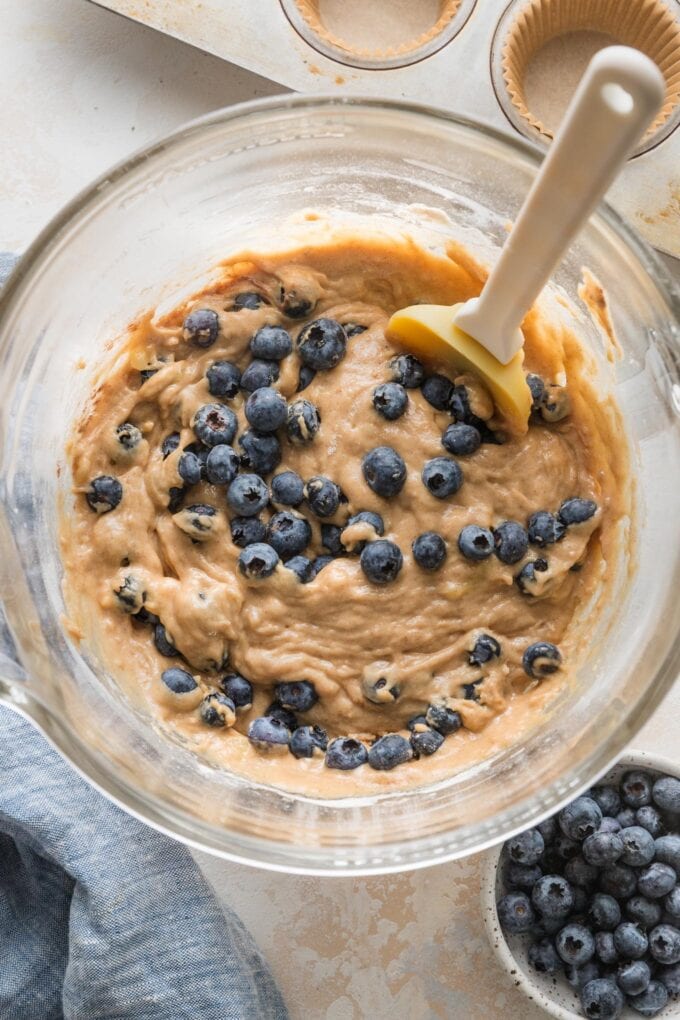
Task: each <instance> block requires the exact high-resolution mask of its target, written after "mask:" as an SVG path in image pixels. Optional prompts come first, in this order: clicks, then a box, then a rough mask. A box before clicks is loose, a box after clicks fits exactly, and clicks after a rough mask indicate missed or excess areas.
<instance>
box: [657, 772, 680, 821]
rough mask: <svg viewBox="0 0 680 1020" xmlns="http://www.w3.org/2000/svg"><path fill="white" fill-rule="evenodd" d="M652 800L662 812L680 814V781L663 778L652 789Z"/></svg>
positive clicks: (669, 777)
mask: <svg viewBox="0 0 680 1020" xmlns="http://www.w3.org/2000/svg"><path fill="white" fill-rule="evenodd" d="M652 800H653V801H654V803H655V804H656V806H657V807H660V808H661V810H662V811H671V812H672V813H673V814H680V779H675V778H674V777H673V776H661V777H660V778H659V779H657V780H656V781H655V783H654V786H653V787H652Z"/></svg>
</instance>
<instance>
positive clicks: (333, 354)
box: [297, 318, 347, 372]
mask: <svg viewBox="0 0 680 1020" xmlns="http://www.w3.org/2000/svg"><path fill="white" fill-rule="evenodd" d="M297 349H298V354H299V355H300V360H301V361H302V363H303V364H304V365H309V367H310V368H313V369H314V370H315V371H317V372H322V371H327V370H328V369H331V368H335V366H336V365H339V364H340V362H341V361H342V359H343V358H344V357H345V353H346V351H347V334H346V333H345V331H344V329H343V328H342V326H341V325H340V323H339V322H336V321H335V319H325V318H322V319H315V320H314V322H309V323H307V325H306V326H303V327H302V329H301V330H300V332H299V334H298V338H297Z"/></svg>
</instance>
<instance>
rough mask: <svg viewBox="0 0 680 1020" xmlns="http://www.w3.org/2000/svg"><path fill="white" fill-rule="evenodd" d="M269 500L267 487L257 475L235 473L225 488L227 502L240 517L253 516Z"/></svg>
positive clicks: (262, 508)
mask: <svg viewBox="0 0 680 1020" xmlns="http://www.w3.org/2000/svg"><path fill="white" fill-rule="evenodd" d="M268 502H269V489H268V488H267V485H266V483H265V482H263V481H262V479H261V478H260V476H259V475H254V474H245V475H237V477H236V478H235V479H234V481H233V482H232V483H231V485H230V486H229V488H228V489H227V503H228V504H229V506H230V508H231V509H232V510H233V511H234V513H236V514H238V515H239V516H241V517H254V516H255V514H259V512H260V511H261V510H264V508H265V507H266V505H267V503H268Z"/></svg>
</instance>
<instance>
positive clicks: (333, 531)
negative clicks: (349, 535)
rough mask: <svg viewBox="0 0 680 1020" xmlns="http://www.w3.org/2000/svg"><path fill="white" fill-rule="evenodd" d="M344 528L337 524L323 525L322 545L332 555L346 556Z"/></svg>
mask: <svg viewBox="0 0 680 1020" xmlns="http://www.w3.org/2000/svg"><path fill="white" fill-rule="evenodd" d="M341 537H342V528H340V527H338V525H337V524H322V525H321V545H322V546H323V547H324V549H327V550H328V552H329V553H330V554H331V556H344V555H345V547H344V545H343V544H342V541H341Z"/></svg>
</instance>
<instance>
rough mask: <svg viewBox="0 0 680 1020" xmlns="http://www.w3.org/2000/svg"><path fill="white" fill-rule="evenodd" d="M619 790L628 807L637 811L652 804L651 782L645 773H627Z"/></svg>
mask: <svg viewBox="0 0 680 1020" xmlns="http://www.w3.org/2000/svg"><path fill="white" fill-rule="evenodd" d="M620 790H621V797H622V798H623V801H624V803H625V804H627V805H628V807H632V808H636V809H637V808H639V807H643V805H645V804H651V802H652V781H651V779H650V777H649V775H648V774H647V773H646V772H641V771H639V770H638V771H633V772H627V773H626V774H625V776H624V777H623V779H622V780H621V786H620ZM631 824H632V823H631Z"/></svg>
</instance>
